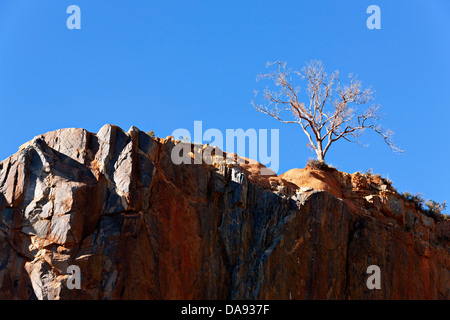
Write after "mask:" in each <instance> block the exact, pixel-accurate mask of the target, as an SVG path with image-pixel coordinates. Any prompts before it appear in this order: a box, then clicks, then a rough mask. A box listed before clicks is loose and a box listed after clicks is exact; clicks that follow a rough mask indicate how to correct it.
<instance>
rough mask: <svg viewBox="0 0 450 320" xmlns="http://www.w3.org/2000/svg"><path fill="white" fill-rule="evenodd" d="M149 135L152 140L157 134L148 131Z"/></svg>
mask: <svg viewBox="0 0 450 320" xmlns="http://www.w3.org/2000/svg"><path fill="white" fill-rule="evenodd" d="M147 134H148V135H149V136H150V138H154V137H155V132H154V131H153V130H152V131H148V132H147Z"/></svg>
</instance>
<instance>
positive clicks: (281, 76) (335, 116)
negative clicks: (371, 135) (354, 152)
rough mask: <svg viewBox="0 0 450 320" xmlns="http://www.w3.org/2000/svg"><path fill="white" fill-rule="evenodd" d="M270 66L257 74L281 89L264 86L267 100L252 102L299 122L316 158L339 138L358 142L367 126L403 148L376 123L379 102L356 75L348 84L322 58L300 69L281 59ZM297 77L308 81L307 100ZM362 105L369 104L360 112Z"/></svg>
mask: <svg viewBox="0 0 450 320" xmlns="http://www.w3.org/2000/svg"><path fill="white" fill-rule="evenodd" d="M267 67H268V68H272V69H273V70H272V72H270V73H266V74H260V75H258V80H260V79H271V80H273V81H274V84H275V86H276V87H278V91H271V90H269V89H265V90H264V98H265V100H267V102H268V103H266V104H255V102H252V104H253V106H254V107H255V108H256V110H258V111H259V112H262V113H265V114H267V115H269V116H271V117H273V118H275V119H277V120H279V121H281V122H283V123H296V124H299V125H300V126H301V128H302V130H303V132H304V133H305V134H306V136H307V137H308V140H309V143H308V146H309V147H310V148H312V149H313V150H314V151H315V153H316V156H317V160H319V161H321V162H325V155H326V154H327V152H328V150H329V149H330V146H331V145H332V144H333V143H334V142H336V141H338V140H340V139H344V140H346V141H350V142H358V141H357V139H358V137H359V136H360V135H361V134H362V133H363V132H364V131H365V129H371V130H373V131H375V132H376V133H378V134H379V135H380V136H381V137H382V138H383V139H384V141H385V142H386V143H387V145H388V146H389V147H390V148H391V149H392V150H393V151H396V152H403V151H402V150H401V149H399V148H398V147H396V146H395V144H394V142H393V140H392V136H393V132H392V131H391V130H386V129H384V128H382V127H381V126H380V125H379V124H377V122H378V121H379V120H380V116H379V115H378V114H377V111H378V109H379V108H380V105H375V104H370V103H371V102H372V101H373V100H374V93H373V91H372V89H371V88H366V89H363V88H362V85H361V82H360V81H358V80H356V79H355V77H353V75H351V74H350V75H349V82H350V83H349V84H346V85H342V84H341V82H340V80H339V72H338V71H335V72H334V73H332V74H330V75H329V74H327V73H326V72H325V71H324V67H323V65H322V62H320V61H311V62H309V63H308V64H306V66H305V67H304V68H303V69H302V71H301V72H299V71H291V70H287V69H286V63H281V62H280V61H276V62H273V63H268V64H267ZM294 77H296V78H298V79H299V80H302V81H304V82H306V94H305V98H306V100H302V99H301V97H300V87H297V86H294V84H293V78H294ZM256 94H257V93H256ZM256 94H255V95H256ZM369 104H370V105H369ZM360 105H369V106H368V108H367V109H366V110H364V111H362V112H360V111H359V110H358V106H360ZM282 111H287V113H288V114H290V117H289V118H284V116H283V117H282V115H281V112H282Z"/></svg>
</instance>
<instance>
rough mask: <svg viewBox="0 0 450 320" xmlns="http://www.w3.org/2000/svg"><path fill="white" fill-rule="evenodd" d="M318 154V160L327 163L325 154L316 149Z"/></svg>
mask: <svg viewBox="0 0 450 320" xmlns="http://www.w3.org/2000/svg"><path fill="white" fill-rule="evenodd" d="M316 155H317V160H319V161H320V162H323V163H325V156H324V154H323V152H322V151H320V150H317V151H316Z"/></svg>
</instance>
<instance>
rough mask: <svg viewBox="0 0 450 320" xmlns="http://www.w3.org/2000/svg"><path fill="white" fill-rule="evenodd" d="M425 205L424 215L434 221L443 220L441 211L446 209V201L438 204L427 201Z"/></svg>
mask: <svg viewBox="0 0 450 320" xmlns="http://www.w3.org/2000/svg"><path fill="white" fill-rule="evenodd" d="M425 205H426V206H427V209H426V213H425V214H427V215H428V216H429V217H431V218H433V219H435V220H442V219H443V218H444V214H443V211H444V210H445V209H446V208H447V201H444V202H442V203H439V202H436V201H434V200H428V201H427V202H425Z"/></svg>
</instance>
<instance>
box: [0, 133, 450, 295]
mask: <svg viewBox="0 0 450 320" xmlns="http://www.w3.org/2000/svg"><path fill="white" fill-rule="evenodd" d="M177 143H179V142H178V141H175V140H173V139H171V138H168V139H159V138H156V139H153V138H150V136H148V135H147V134H145V133H144V132H141V131H139V130H138V129H136V128H134V127H132V128H131V129H130V130H129V131H128V132H127V133H126V132H124V131H122V130H121V129H120V128H118V127H116V126H112V125H106V126H104V127H103V128H102V129H101V130H100V131H99V132H98V133H97V134H93V133H90V132H88V131H86V130H83V129H62V130H58V131H54V132H50V133H47V134H44V135H41V136H38V137H36V138H34V139H33V140H32V141H31V142H29V143H27V144H25V145H23V146H21V147H20V149H19V152H18V153H16V154H15V155H13V156H11V157H10V158H8V159H6V160H4V161H3V162H0V299H449V298H450V248H449V240H450V234H449V223H448V220H447V221H435V220H433V219H431V218H429V217H427V216H425V215H424V214H422V213H421V212H417V211H416V210H415V209H414V206H413V205H412V204H409V203H408V202H407V201H405V200H404V199H403V198H401V197H400V196H399V195H398V194H397V192H396V191H395V190H394V189H393V188H392V187H391V186H389V185H386V184H383V183H382V182H381V181H375V180H373V179H371V178H367V177H365V176H363V175H361V174H353V175H349V174H346V173H342V172H339V171H336V170H334V171H333V170H331V171H320V170H313V169H311V168H305V169H295V170H294V171H289V172H287V173H285V174H284V175H282V176H280V177H277V176H275V175H273V176H271V177H266V178H262V177H258V174H257V172H256V171H255V170H252V169H254V166H253V165H254V163H253V164H252V163H251V162H248V161H247V162H246V163H245V164H240V165H239V164H236V165H222V164H220V162H219V161H215V162H214V163H213V164H212V165H211V164H205V163H201V164H180V165H175V164H174V163H173V162H172V160H171V152H172V149H173V148H174V146H175V145H176V144H177ZM206 147H208V146H198V145H192V148H193V152H192V154H191V156H195V152H196V150H197V151H198V150H199V149H204V148H206ZM196 148H197V149H196ZM259 166H260V165H259V164H258V165H257V167H258V168H259ZM73 265H75V266H77V267H79V268H80V271H81V289H69V288H68V286H67V283H66V282H67V280H68V279H69V277H70V275H69V274H68V271H67V270H68V268H69V266H73ZM369 265H377V266H379V267H380V270H381V289H379V290H377V289H374V290H369V289H368V288H367V286H366V280H367V278H368V276H369V275H368V274H367V273H366V270H367V267H368V266H369Z"/></svg>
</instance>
